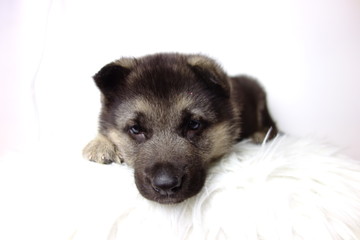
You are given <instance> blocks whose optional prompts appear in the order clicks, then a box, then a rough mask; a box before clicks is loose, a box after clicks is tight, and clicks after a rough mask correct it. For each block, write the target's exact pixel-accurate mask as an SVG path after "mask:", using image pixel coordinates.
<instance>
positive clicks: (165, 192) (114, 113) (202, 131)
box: [84, 54, 277, 203]
mask: <svg viewBox="0 0 360 240" xmlns="http://www.w3.org/2000/svg"><path fill="white" fill-rule="evenodd" d="M94 80H95V83H96V85H97V87H98V88H99V89H100V91H101V100H102V108H101V113H100V121H99V133H98V135H97V137H96V138H95V139H94V140H92V141H91V142H90V143H89V144H88V145H87V146H86V147H85V149H84V156H85V157H86V158H88V159H89V160H91V161H95V162H98V163H105V164H106V163H111V162H116V163H122V162H125V163H126V164H128V165H130V166H132V167H133V168H134V175H135V183H136V186H137V188H138V190H139V192H140V193H141V194H142V195H143V196H144V197H145V198H147V199H150V200H153V201H156V202H159V203H178V202H181V201H183V200H185V199H187V198H189V197H191V196H194V195H195V194H197V193H198V192H199V191H200V190H201V188H202V187H203V185H204V181H205V177H206V171H207V168H208V167H209V164H210V163H211V162H213V161H214V160H216V159H219V158H220V157H221V156H223V155H224V154H225V153H227V152H228V151H229V149H230V148H231V147H232V146H233V145H234V144H235V143H236V142H238V141H240V140H242V139H244V138H253V139H254V140H255V141H256V142H261V141H263V139H264V137H265V135H266V134H267V132H268V131H269V129H271V131H270V134H269V137H270V138H272V137H273V136H275V135H276V133H277V129H276V126H275V123H274V121H273V120H272V119H271V117H270V115H269V112H268V109H267V106H266V97H265V93H264V91H263V90H262V88H261V87H260V86H259V85H258V83H257V82H256V81H255V80H253V79H251V78H249V77H245V76H238V77H229V76H227V75H226V74H225V72H224V71H223V70H222V68H221V67H220V66H219V65H218V64H217V63H216V62H215V61H214V60H212V59H210V58H208V57H206V56H203V55H182V54H156V55H149V56H145V57H142V58H138V59H136V58H121V59H119V60H117V61H114V62H112V63H109V64H107V65H106V66H104V67H103V68H102V69H101V70H100V71H99V72H98V73H97V74H95V76H94Z"/></svg>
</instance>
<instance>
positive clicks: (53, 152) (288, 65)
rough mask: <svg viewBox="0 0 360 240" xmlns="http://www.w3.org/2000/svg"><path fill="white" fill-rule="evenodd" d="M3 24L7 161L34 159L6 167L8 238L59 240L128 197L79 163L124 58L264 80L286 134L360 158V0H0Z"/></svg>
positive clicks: (1, 171)
mask: <svg viewBox="0 0 360 240" xmlns="http://www.w3.org/2000/svg"><path fill="white" fill-rule="evenodd" d="M0 20H1V21H0V73H1V77H0V156H5V155H6V156H8V153H9V152H17V153H21V154H24V153H25V155H20V156H26V157H22V158H18V157H16V156H17V155H16V156H15V157H10V158H4V159H7V160H9V159H10V160H9V161H6V160H4V159H2V158H1V159H0V194H1V195H0V238H1V236H6V237H4V239H31V237H28V236H29V233H31V232H32V233H33V234H34V235H36V236H37V237H36V238H33V239H40V238H39V235H38V232H36V231H38V230H41V231H42V232H43V233H44V232H45V231H47V233H48V234H50V235H51V234H54V235H56V236H57V238H54V237H55V236H53V237H52V238H51V239H61V238H60V236H61V235H60V234H58V233H57V234H55V230H58V228H59V227H60V226H61V227H64V228H65V225H66V224H67V223H68V224H70V223H69V222H71V221H72V220H73V223H71V224H74V225H73V226H77V225H76V224H75V222H76V221H75V220H74V219H75V215H76V213H75V212H77V214H78V215H81V216H83V217H84V216H87V215H86V213H87V214H89V209H92V211H96V210H99V209H97V208H94V204H93V203H94V201H95V202H96V201H98V202H102V201H104V200H106V199H102V198H103V197H102V196H109V195H111V193H112V194H120V193H119V192H118V191H114V190H112V189H110V190H109V191H110V192H111V193H110V194H109V192H106V191H107V190H108V189H105V188H103V185H102V183H103V182H104V181H105V182H106V181H108V178H107V175H112V176H113V177H114V178H116V177H117V175H118V173H117V169H116V168H113V167H111V168H106V169H107V170H104V169H105V168H102V167H101V165H99V166H98V168H97V169H93V168H94V166H95V165H94V166H93V165H92V166H91V167H90V168H89V169H87V168H85V167H84V166H83V165H82V164H85V161H84V160H80V159H81V157H80V156H81V150H82V147H83V146H84V145H85V144H86V142H87V141H89V140H90V139H91V138H92V137H93V136H94V135H95V133H96V126H97V116H98V112H99V107H100V104H99V93H98V90H97V89H96V87H95V85H94V83H93V80H92V78H91V76H93V75H94V74H95V73H96V72H97V71H98V70H99V69H100V68H101V67H102V66H103V65H105V64H106V63H108V62H110V61H112V60H114V59H117V58H119V57H121V56H142V55H145V54H150V53H155V52H185V53H204V54H207V55H209V56H211V57H214V58H215V59H217V60H218V61H219V62H220V63H221V64H222V66H223V67H224V69H225V70H226V71H227V72H228V73H229V74H232V75H234V74H248V75H252V76H254V77H256V78H258V79H259V80H260V82H261V83H262V84H263V85H264V86H265V88H266V90H267V92H268V100H269V105H270V110H271V112H272V115H273V117H274V118H275V120H276V121H277V123H278V125H279V128H280V129H281V130H283V131H284V132H285V133H288V134H292V135H296V136H300V137H301V136H304V137H305V136H306V137H307V136H311V137H316V138H319V139H321V140H324V139H325V140H326V141H329V142H331V143H333V144H335V145H337V146H339V147H341V148H343V150H344V152H345V153H347V154H349V155H350V156H352V157H354V158H358V159H360V147H359V144H358V139H359V137H358V136H359V134H360V124H359V123H360V112H359V111H360V96H359V91H360V67H359V64H360V2H359V1H358V0H274V1H269V0H264V1H261V0H251V1H250V0H249V1H245V0H238V1H209V0H207V1H195V0H191V1H190V0H182V1H169V0H167V1H147V0H142V1H136V0H135V1H108V0H101V1H88V0H87V1H85V0H62V1H61V0H53V1H51V0H35V1H27V0H22V1H21V0H1V1H0ZM39 142H41V143H42V144H41V146H43V147H42V148H40V150H41V152H42V154H41V156H40V157H39V158H34V157H33V156H34V154H27V153H28V152H32V151H33V150H35V151H36V149H38V148H37V145H38V144H37V143H39ZM45 146H46V148H45ZM35 156H39V155H35ZM75 160H76V161H75ZM78 160H79V161H78ZM60 161H62V162H60ZM65 163H66V164H65ZM111 169H114V170H111ZM109 171H112V173H111V174H109ZM99 176H102V177H103V179H98V178H99ZM110 178H111V177H110ZM74 180H75V181H74ZM114 184H115V185H116V183H114ZM111 186H113V185H111ZM104 191H105V192H104ZM75 196H77V197H78V198H76V197H75ZM86 198H87V199H88V200H86V201H84V199H86ZM82 211H83V212H82ZM54 217H55V218H57V221H55V220H54ZM50 218H51V219H52V221H49V219H50ZM71 224H70V225H71ZM66 233H67V232H66V231H65V232H64V235H66ZM45 235H46V234H45ZM45 235H44V236H45ZM16 236H21V237H18V238H17V237H16ZM67 236H68V235H67ZM44 239H50V238H48V237H44Z"/></svg>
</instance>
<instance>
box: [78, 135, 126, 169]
mask: <svg viewBox="0 0 360 240" xmlns="http://www.w3.org/2000/svg"><path fill="white" fill-rule="evenodd" d="M83 156H84V157H85V158H87V159H89V160H90V161H93V162H97V163H103V164H109V163H112V162H116V163H121V162H122V160H121V158H120V155H119V152H118V151H117V148H116V147H115V145H114V144H113V143H112V142H111V141H110V140H108V139H107V138H106V137H105V136H104V135H102V134H101V133H99V134H98V135H97V136H96V138H95V139H93V140H92V141H90V142H89V143H88V144H87V145H86V146H85V148H84V150H83Z"/></svg>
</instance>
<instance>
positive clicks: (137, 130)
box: [129, 125, 141, 135]
mask: <svg viewBox="0 0 360 240" xmlns="http://www.w3.org/2000/svg"><path fill="white" fill-rule="evenodd" d="M129 131H130V133H131V134H134V135H138V134H140V133H141V128H140V126H139V125H134V126H131V127H130V129H129Z"/></svg>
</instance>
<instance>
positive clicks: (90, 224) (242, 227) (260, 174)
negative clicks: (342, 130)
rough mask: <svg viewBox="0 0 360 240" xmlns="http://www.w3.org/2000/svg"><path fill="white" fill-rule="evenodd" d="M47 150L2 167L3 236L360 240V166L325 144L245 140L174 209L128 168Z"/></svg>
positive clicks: (280, 139) (282, 139)
mask: <svg viewBox="0 0 360 240" xmlns="http://www.w3.org/2000/svg"><path fill="white" fill-rule="evenodd" d="M40 150H41V149H40ZM49 151H51V152H52V155H50V154H49ZM40 152H41V153H39V152H38V151H36V152H35V153H33V155H31V157H30V156H28V158H27V159H26V158H24V156H12V157H8V158H7V159H2V160H3V161H0V163H1V164H0V190H1V194H2V195H1V198H0V203H1V204H0V212H1V214H0V226H1V229H0V239H52V240H53V239H72V240H92V239H94V240H102V239H104V240H106V239H111V240H119V239H126V240H128V239H159V240H160V239H164V240H170V239H175V240H177V239H196V240H202V239H206V240H211V239H220V240H221V239H244V240H250V239H251V240H260V239H266V240H268V239H270V240H272V239H285V240H289V239H296V240H297V239H316V240H324V239H346V240H352V239H353V240H356V239H360V162H359V161H356V160H353V159H350V158H348V157H346V156H343V155H341V154H340V153H338V150H337V149H336V148H334V147H332V146H329V145H328V144H323V143H319V142H315V141H312V140H309V139H304V138H303V139H297V138H293V137H287V136H282V137H278V138H277V139H275V140H273V141H271V142H268V143H266V144H263V145H254V144H252V143H250V142H242V143H239V144H238V145H237V146H235V147H234V149H233V151H232V152H231V153H229V154H228V155H227V156H225V157H224V158H223V159H222V160H221V161H220V162H219V163H218V164H216V165H215V166H214V167H213V168H212V169H211V171H210V172H209V175H208V179H207V181H206V184H205V187H204V188H203V190H202V191H201V192H200V193H199V194H198V195H196V196H195V197H193V198H191V199H188V200H187V201H185V202H183V203H180V204H177V205H161V204H157V203H154V202H150V201H148V200H145V199H144V198H142V197H141V195H140V194H139V193H138V191H137V189H136V187H135V185H134V181H133V175H132V170H131V169H130V168H128V167H127V166H125V165H110V166H109V165H100V164H96V163H91V162H88V161H85V160H83V159H81V158H80V156H78V155H72V154H70V153H69V152H66V154H61V152H58V153H57V154H55V153H54V152H53V151H52V150H47V151H40ZM75 152H76V154H79V153H80V150H79V149H78V147H76V148H74V154H75ZM65 156H68V158H69V159H66V157H65ZM75 156H76V158H75ZM50 157H51V158H52V159H53V160H52V161H50V160H49V158H50ZM36 158H37V160H38V161H37V162H36V163H33V161H34V159H36ZM20 159H23V160H26V161H19V160H20ZM16 163H18V164H16Z"/></svg>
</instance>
